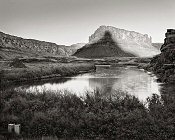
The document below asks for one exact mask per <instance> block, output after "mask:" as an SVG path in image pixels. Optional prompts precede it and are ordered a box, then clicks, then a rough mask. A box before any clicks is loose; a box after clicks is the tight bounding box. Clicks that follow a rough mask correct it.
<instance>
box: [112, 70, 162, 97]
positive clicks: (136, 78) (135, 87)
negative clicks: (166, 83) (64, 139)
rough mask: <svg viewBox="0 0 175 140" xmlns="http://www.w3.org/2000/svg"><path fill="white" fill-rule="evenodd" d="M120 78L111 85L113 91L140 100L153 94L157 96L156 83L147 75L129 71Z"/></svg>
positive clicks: (157, 87) (157, 88)
mask: <svg viewBox="0 0 175 140" xmlns="http://www.w3.org/2000/svg"><path fill="white" fill-rule="evenodd" d="M120 76H121V78H120V79H119V80H118V81H117V82H116V83H115V84H114V85H113V89H120V90H122V91H126V92H128V93H129V94H131V95H135V96H136V97H138V98H139V99H141V100H145V99H146V98H147V97H148V96H151V95H152V94H153V93H157V94H159V86H158V83H157V82H155V81H154V78H153V77H151V76H149V75H148V74H147V73H144V72H142V71H139V70H138V71H137V70H131V69H129V70H126V71H125V72H124V73H123V74H122V75H120Z"/></svg>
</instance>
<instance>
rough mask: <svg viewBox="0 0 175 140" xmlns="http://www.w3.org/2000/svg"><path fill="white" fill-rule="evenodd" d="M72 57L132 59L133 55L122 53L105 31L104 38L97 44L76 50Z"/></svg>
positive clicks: (109, 34)
mask: <svg viewBox="0 0 175 140" xmlns="http://www.w3.org/2000/svg"><path fill="white" fill-rule="evenodd" d="M74 56H77V57H81V58H103V57H134V56H135V55H133V54H131V53H129V52H125V51H123V50H122V49H121V48H120V47H119V46H118V44H117V43H116V42H115V41H114V40H113V39H112V35H111V33H110V32H108V31H106V32H105V34H104V36H103V37H102V38H101V39H99V40H98V41H97V42H94V43H90V44H87V45H85V46H84V47H82V48H80V49H78V50H77V52H76V53H75V54H74Z"/></svg>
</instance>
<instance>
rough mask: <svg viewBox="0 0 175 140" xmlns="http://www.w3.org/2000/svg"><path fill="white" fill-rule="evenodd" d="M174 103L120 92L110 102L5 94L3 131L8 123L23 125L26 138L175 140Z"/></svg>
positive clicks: (94, 96) (0, 98) (0, 101)
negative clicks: (143, 99) (140, 98)
mask: <svg viewBox="0 0 175 140" xmlns="http://www.w3.org/2000/svg"><path fill="white" fill-rule="evenodd" d="M119 95H120V96H119ZM121 95H123V96H121ZM174 99H175V96H172V95H171V96H169V95H168V94H166V93H165V94H163V95H162V97H159V96H158V95H155V94H154V95H153V96H152V97H150V98H148V100H147V103H146V104H143V103H142V102H140V101H139V100H138V99H137V98H135V97H134V96H129V95H124V94H121V93H119V91H118V92H116V93H115V94H113V95H110V96H108V97H104V96H103V95H101V93H100V92H99V91H94V93H89V92H87V94H86V97H84V98H81V97H77V96H76V95H74V94H71V93H68V92H67V91H64V93H59V92H58V93H48V92H47V93H46V92H43V93H42V94H41V93H37V94H33V93H26V92H25V91H15V90H11V91H1V92H0V116H1V117H0V127H1V128H0V130H1V131H0V132H1V133H2V132H3V133H2V134H1V135H4V136H5V135H6V136H9V134H8V133H7V132H6V131H7V125H8V123H19V124H21V126H22V128H21V130H22V132H21V136H22V137H39V136H56V137H58V138H82V139H134V140H137V139H138V140H139V139H145V140H147V139H148V140H149V139H150V140H152V139H154V140H161V139H162V140H165V139H168V140H173V139H174V137H175V123H174V122H175V102H174Z"/></svg>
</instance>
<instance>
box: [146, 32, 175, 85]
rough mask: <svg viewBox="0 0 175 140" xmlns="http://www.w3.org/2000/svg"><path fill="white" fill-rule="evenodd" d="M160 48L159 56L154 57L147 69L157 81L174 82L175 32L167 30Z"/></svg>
mask: <svg viewBox="0 0 175 140" xmlns="http://www.w3.org/2000/svg"><path fill="white" fill-rule="evenodd" d="M165 36H166V38H165V40H164V44H163V45H162V47H161V49H160V50H161V54H159V55H157V56H155V57H154V58H153V59H152V60H151V62H150V66H149V67H148V69H149V70H151V71H153V72H154V73H156V74H157V76H158V78H159V81H161V82H167V83H174V82H175V30H173V29H168V30H167V33H166V34H165Z"/></svg>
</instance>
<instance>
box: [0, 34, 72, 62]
mask: <svg viewBox="0 0 175 140" xmlns="http://www.w3.org/2000/svg"><path fill="white" fill-rule="evenodd" d="M74 52H75V51H74V50H73V47H70V46H64V45H57V44H55V43H51V42H45V41H39V40H34V39H23V38H21V37H16V36H12V35H8V34H5V33H2V32H0V54H1V56H2V57H5V58H6V57H12V58H13V56H14V57H16V56H18V57H19V56H21V57H23V56H33V55H60V56H69V55H71V54H72V53H74ZM11 54H12V55H13V56H12V55H11ZM6 59H7V58H6Z"/></svg>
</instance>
